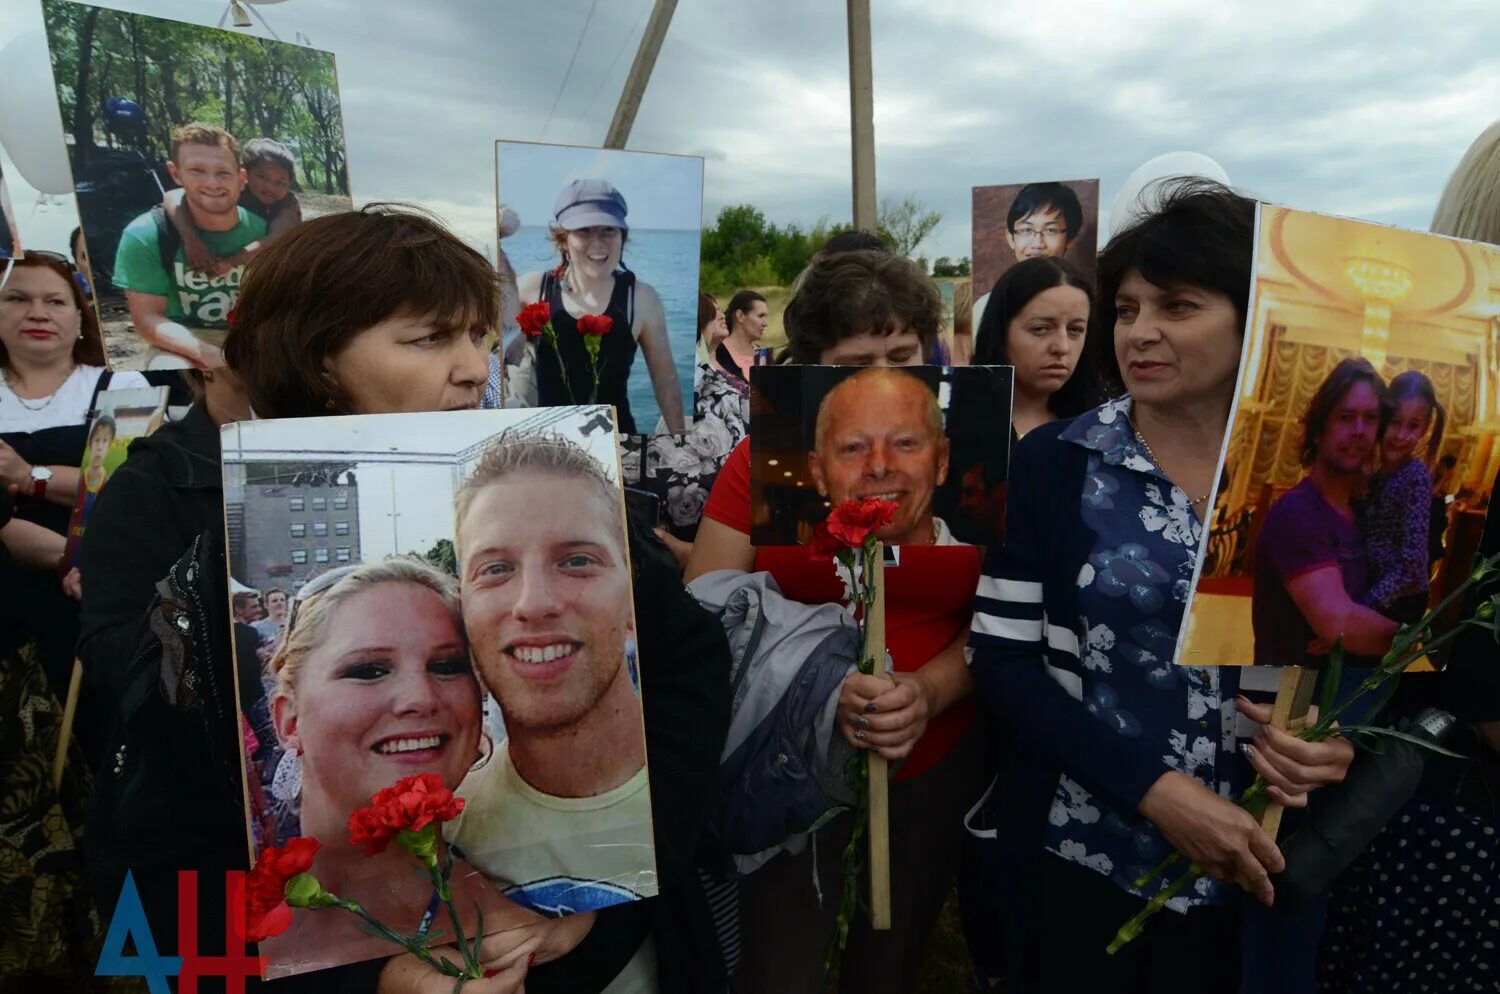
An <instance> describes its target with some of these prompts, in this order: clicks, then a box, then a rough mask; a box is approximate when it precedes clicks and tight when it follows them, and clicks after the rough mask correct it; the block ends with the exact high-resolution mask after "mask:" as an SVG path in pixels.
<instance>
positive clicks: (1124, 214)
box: [1109, 152, 1229, 237]
mask: <svg viewBox="0 0 1500 994" xmlns="http://www.w3.org/2000/svg"><path fill="white" fill-rule="evenodd" d="M1178 176H1200V177H1202V178H1204V179H1211V180H1216V181H1217V182H1220V183H1223V184H1224V185H1225V186H1228V185H1229V174H1228V173H1227V172H1225V171H1224V167H1223V166H1221V165H1219V164H1218V163H1217V162H1215V161H1214V160H1213V159H1210V158H1209V157H1208V156H1206V155H1202V154H1200V153H1198V152H1168V153H1167V154H1166V155H1158V156H1157V157H1156V158H1154V159H1152V160H1151V161H1149V162H1147V163H1145V164H1143V165H1141V166H1138V167H1137V168H1136V170H1135V172H1133V173H1131V174H1130V175H1129V176H1127V177H1126V178H1125V182H1124V183H1123V184H1121V186H1120V192H1119V193H1116V194H1115V202H1114V204H1112V205H1111V206H1110V208H1109V233H1110V236H1111V237H1113V236H1114V234H1115V232H1117V231H1119V230H1120V229H1121V228H1123V227H1125V226H1126V225H1127V224H1129V223H1130V222H1131V221H1132V220H1134V219H1135V218H1136V217H1138V216H1140V215H1141V214H1147V213H1150V212H1151V211H1153V210H1155V209H1156V207H1157V205H1158V204H1159V203H1160V197H1161V189H1162V182H1161V181H1162V180H1166V179H1173V178H1176V177H1178Z"/></svg>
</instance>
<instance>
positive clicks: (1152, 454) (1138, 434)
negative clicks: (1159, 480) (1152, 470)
mask: <svg viewBox="0 0 1500 994" xmlns="http://www.w3.org/2000/svg"><path fill="white" fill-rule="evenodd" d="M1131 427H1132V429H1133V430H1134V431H1135V440H1136V441H1137V442H1140V443H1141V447H1142V448H1144V449H1145V450H1146V455H1148V456H1150V457H1151V462H1152V463H1154V464H1155V465H1156V468H1157V469H1162V466H1161V460H1160V459H1158V458H1156V453H1155V452H1152V451H1151V443H1150V442H1148V441H1146V436H1145V435H1142V434H1141V430H1140V429H1139V428H1135V427H1134V426H1133V425H1132V426H1131ZM1162 472H1163V473H1165V472H1166V470H1164V469H1162ZM1173 485H1174V486H1176V484H1173ZM1177 489H1179V490H1181V489H1182V488H1181V487H1178V488H1177ZM1212 494H1213V491H1212V490H1210V491H1209V492H1208V493H1206V494H1204V495H1203V496H1202V497H1194V498H1193V499H1192V501H1191V504H1192V506H1194V507H1197V506H1198V505H1199V504H1202V503H1203V502H1204V501H1206V500H1208V498H1209V497H1210V496H1211V495H1212Z"/></svg>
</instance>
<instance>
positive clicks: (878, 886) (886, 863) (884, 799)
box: [865, 542, 891, 932]
mask: <svg viewBox="0 0 1500 994" xmlns="http://www.w3.org/2000/svg"><path fill="white" fill-rule="evenodd" d="M870 574H871V576H873V578H874V582H875V602H874V604H872V605H871V606H870V615H869V617H868V618H866V619H865V651H866V652H868V653H869V654H870V657H871V658H872V659H874V660H875V672H876V673H877V674H880V675H882V676H884V675H885V673H886V668H885V546H884V544H883V543H881V542H876V543H875V555H874V562H873V563H871V564H870ZM867 758H868V763H869V765H868V766H867V767H866V771H865V772H866V774H867V776H866V783H867V784H868V786H869V792H870V794H869V796H870V826H869V830H870V927H871V928H873V929H875V930H876V931H877V932H880V931H886V930H888V929H889V928H890V927H891V798H890V772H889V769H888V768H887V764H886V761H885V757H884V756H881V755H879V754H877V753H874V752H871V753H869V754H868V757H867Z"/></svg>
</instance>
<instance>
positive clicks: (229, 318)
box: [224, 304, 240, 328]
mask: <svg viewBox="0 0 1500 994" xmlns="http://www.w3.org/2000/svg"><path fill="white" fill-rule="evenodd" d="M239 306H240V305H239V304H235V305H234V306H232V307H230V308H229V313H228V314H225V315H224V323H225V324H226V325H228V326H229V327H231V328H233V327H234V312H235V311H236V310H238V309H239Z"/></svg>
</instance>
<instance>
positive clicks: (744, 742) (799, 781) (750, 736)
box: [688, 570, 859, 875]
mask: <svg viewBox="0 0 1500 994" xmlns="http://www.w3.org/2000/svg"><path fill="white" fill-rule="evenodd" d="M688 589H689V590H690V591H691V592H692V594H693V595H694V596H695V597H696V598H697V599H698V601H699V603H701V604H702V605H703V606H704V607H705V608H707V609H708V610H709V611H712V612H713V613H715V614H717V615H718V616H719V619H720V621H721V622H722V624H723V625H724V631H725V633H726V635H727V636H728V638H729V647H730V652H731V657H732V659H733V662H732V664H731V670H730V688H731V694H732V701H731V708H732V712H731V713H732V717H731V719H730V725H729V737H728V739H727V740H726V742H725V744H724V751H723V753H722V755H721V756H720V766H719V788H718V789H719V804H718V807H717V813H716V815H715V818H714V823H713V826H712V828H711V830H710V832H711V834H712V836H713V837H714V841H715V842H716V843H717V847H718V849H719V850H720V851H721V852H722V853H723V854H724V855H726V856H727V857H728V861H729V863H731V864H732V866H726V867H725V869H732V871H733V872H735V873H737V874H739V875H744V874H747V873H749V872H751V871H752V870H754V869H756V868H757V867H759V866H760V865H761V864H763V863H765V862H766V861H767V860H769V859H770V858H771V857H773V856H775V855H776V854H777V853H779V852H782V851H783V850H785V851H790V852H800V851H801V850H802V849H803V848H804V847H805V845H806V844H807V839H808V837H809V835H810V834H811V833H812V832H813V831H814V830H816V829H817V828H818V827H819V826H821V825H822V824H823V823H824V822H825V821H827V820H828V819H829V818H830V817H832V816H833V815H835V814H837V813H838V812H840V811H842V810H844V809H845V808H846V807H847V806H848V805H849V804H850V803H851V802H852V801H853V798H854V794H853V791H852V789H851V787H850V785H849V784H848V782H847V780H846V774H845V766H846V764H847V761H848V759H849V757H850V756H851V755H852V753H853V750H852V749H851V748H850V746H849V744H848V743H847V742H846V741H845V740H844V737H843V735H842V734H840V733H839V732H838V730H837V728H836V727H835V712H836V709H837V706H838V697H839V689H840V687H841V686H842V684H843V682H844V678H845V677H847V676H848V675H849V674H850V673H853V672H855V669H856V653H857V652H858V648H859V632H858V630H857V628H856V627H855V625H854V622H853V620H852V619H851V618H850V617H849V615H848V613H847V612H846V611H845V610H844V609H843V608H842V607H841V606H839V605H837V604H821V605H807V604H801V603H799V602H797V601H793V600H788V599H787V598H786V597H784V596H783V595H782V593H781V590H780V588H779V587H777V585H776V581H775V580H774V579H773V578H772V577H771V574H769V573H745V572H742V571H740V570H716V571H715V572H712V573H707V574H705V575H703V576H701V577H699V578H698V579H696V580H694V581H693V582H692V583H691V584H689V585H688Z"/></svg>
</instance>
